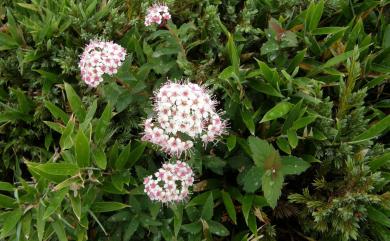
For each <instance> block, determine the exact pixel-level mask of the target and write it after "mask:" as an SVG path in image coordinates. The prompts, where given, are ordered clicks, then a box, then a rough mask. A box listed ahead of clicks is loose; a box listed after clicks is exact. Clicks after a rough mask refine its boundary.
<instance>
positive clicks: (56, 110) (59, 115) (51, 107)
mask: <svg viewBox="0 0 390 241" xmlns="http://www.w3.org/2000/svg"><path fill="white" fill-rule="evenodd" d="M44 104H45V107H46V108H47V109H48V110H49V111H50V113H51V114H52V115H53V116H54V118H56V119H58V118H59V119H61V120H62V121H63V122H64V123H68V121H69V116H68V114H66V113H65V112H64V111H63V110H61V109H60V108H58V107H57V106H56V105H55V104H53V103H51V102H50V101H44Z"/></svg>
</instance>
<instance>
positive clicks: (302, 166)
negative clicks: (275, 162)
mask: <svg viewBox="0 0 390 241" xmlns="http://www.w3.org/2000/svg"><path fill="white" fill-rule="evenodd" d="M281 161H282V168H281V169H280V171H281V172H283V174H284V175H292V174H301V173H302V172H304V171H306V169H308V168H309V167H310V164H309V163H308V162H306V161H304V160H303V159H301V158H298V157H295V156H284V157H282V159H281Z"/></svg>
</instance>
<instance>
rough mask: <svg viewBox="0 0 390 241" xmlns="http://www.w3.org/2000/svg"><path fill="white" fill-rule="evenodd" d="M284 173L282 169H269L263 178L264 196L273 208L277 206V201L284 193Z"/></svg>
mask: <svg viewBox="0 0 390 241" xmlns="http://www.w3.org/2000/svg"><path fill="white" fill-rule="evenodd" d="M283 180H284V178H283V174H282V172H280V171H275V172H274V171H273V170H267V171H266V172H265V174H264V175H263V178H262V187H263V193H264V197H265V198H266V199H267V202H268V203H269V205H270V206H271V207H272V208H275V207H276V203H277V201H278V199H279V197H280V195H281V194H282V186H283Z"/></svg>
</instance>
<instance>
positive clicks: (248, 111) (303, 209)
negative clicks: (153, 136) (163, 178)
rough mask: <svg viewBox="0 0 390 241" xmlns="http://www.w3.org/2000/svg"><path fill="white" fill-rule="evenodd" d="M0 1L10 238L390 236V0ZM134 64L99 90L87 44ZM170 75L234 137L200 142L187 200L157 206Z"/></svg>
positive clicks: (0, 199) (1, 235)
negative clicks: (84, 64)
mask: <svg viewBox="0 0 390 241" xmlns="http://www.w3.org/2000/svg"><path fill="white" fill-rule="evenodd" d="M151 3H152V1H139V0H126V1H119V0H105V1H97V0H85V1H75V0H60V1H58V0H32V1H9V0H5V1H3V2H1V3H0V19H1V21H2V22H1V24H0V56H1V59H0V154H1V159H2V162H0V175H1V181H0V210H1V211H0V228H1V229H0V230H1V231H0V239H1V240H38V241H41V240H60V241H63V240H80V241H82V240H169V241H171V240H178V241H179V240H194V241H196V240H240V241H241V240H290V239H291V240H293V239H294V240H303V239H305V240H375V241H379V240H381V241H385V240H389V239H390V237H389V233H390V230H389V229H390V192H389V182H390V172H389V170H390V164H389V160H390V155H389V149H388V142H387V140H388V137H387V136H386V135H385V134H386V132H387V131H388V130H389V126H390V118H389V116H388V113H389V110H388V108H389V100H388V94H389V93H388V88H387V86H386V84H387V83H388V81H389V73H390V65H389V63H390V54H389V53H390V44H389V43H390V24H389V16H388V4H389V2H388V1H385V0H383V1H371V0H368V1H357V0H352V1H339V0H332V1H313V2H311V1H285V0H278V1H269V0H242V1H238V0H202V1H190V0H183V1H173V0H170V1H167V4H168V6H169V7H170V12H171V14H172V21H169V22H168V23H167V24H166V25H165V26H161V27H157V26H154V27H145V26H144V25H143V17H144V15H145V11H146V10H145V9H146V7H147V6H149V5H150V4H151ZM94 38H101V39H105V40H113V41H115V42H116V43H118V44H120V45H121V46H123V47H124V48H125V49H126V50H127V52H128V56H127V58H126V60H125V62H124V64H123V65H122V67H121V68H120V70H119V71H118V73H117V74H116V75H115V76H105V81H104V82H103V83H102V84H101V85H99V86H98V88H96V89H91V88H88V87H87V86H86V85H85V84H84V83H82V81H81V79H80V74H79V70H78V67H77V63H78V61H79V55H80V53H81V52H82V49H83V47H84V46H85V45H86V44H87V43H88V42H89V40H90V39H94ZM167 79H171V80H181V79H188V80H189V81H191V82H194V83H198V84H205V85H206V86H208V87H209V88H210V89H212V90H213V92H214V94H215V96H216V98H217V99H219V100H220V106H219V107H220V108H221V109H224V111H225V112H224V113H223V114H224V117H225V118H226V119H229V134H228V135H227V136H226V137H225V138H224V139H222V140H221V141H220V142H218V143H216V144H209V145H207V146H206V147H203V146H201V145H198V146H195V148H194V150H193V152H192V153H191V155H189V156H187V157H185V159H186V161H187V162H188V163H189V164H190V165H191V166H192V167H193V169H194V170H195V172H196V175H197V178H196V182H197V183H196V185H195V186H194V187H193V191H192V194H191V197H190V198H189V200H187V201H185V202H183V203H176V204H171V205H167V206H162V205H161V204H159V203H156V202H151V201H150V200H149V199H148V197H147V196H146V195H145V193H144V191H143V184H142V180H143V178H144V177H146V176H148V175H150V174H152V173H154V171H156V170H157V169H158V168H159V167H160V166H161V163H163V162H166V161H168V159H169V158H168V156H166V155H164V154H163V153H161V152H160V151H158V150H156V149H154V148H153V146H151V145H150V144H147V143H145V142H143V141H141V140H140V139H141V136H142V132H143V130H142V127H141V125H140V124H141V123H142V121H143V120H144V119H146V118H147V117H148V116H149V115H150V114H151V112H152V104H151V100H150V98H151V96H152V95H153V91H154V90H155V89H157V88H158V87H159V86H161V84H162V83H165V82H166V81H167Z"/></svg>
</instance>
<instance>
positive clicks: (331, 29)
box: [312, 27, 348, 35]
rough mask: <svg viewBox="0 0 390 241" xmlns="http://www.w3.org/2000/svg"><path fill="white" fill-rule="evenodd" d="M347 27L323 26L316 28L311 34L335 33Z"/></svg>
mask: <svg viewBox="0 0 390 241" xmlns="http://www.w3.org/2000/svg"><path fill="white" fill-rule="evenodd" d="M347 28H348V27H323V28H316V29H315V30H314V31H313V32H312V34H313V35H324V34H335V33H338V32H340V31H344V30H346V29H347Z"/></svg>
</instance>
